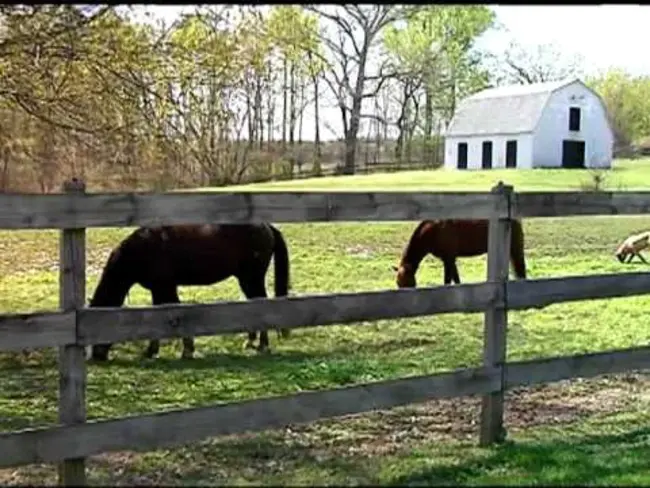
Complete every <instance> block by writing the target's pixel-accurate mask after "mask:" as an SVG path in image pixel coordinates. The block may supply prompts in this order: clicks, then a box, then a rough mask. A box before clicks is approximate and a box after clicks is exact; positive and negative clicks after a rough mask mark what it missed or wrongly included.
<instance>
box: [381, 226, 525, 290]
mask: <svg viewBox="0 0 650 488" xmlns="http://www.w3.org/2000/svg"><path fill="white" fill-rule="evenodd" d="M488 224H489V221H488V220H466V219H462V220H461V219H449V220H425V221H423V222H420V223H419V224H418V226H417V227H416V228H415V231H413V235H411V239H410V240H409V243H408V245H407V246H406V248H405V249H404V252H403V253H402V259H401V260H400V263H399V266H397V267H395V266H394V267H393V269H394V270H395V271H396V272H397V286H398V287H399V288H412V287H415V286H416V282H415V274H416V273H417V270H418V267H419V266H420V262H421V261H422V260H423V259H424V258H425V256H426V255H427V254H432V255H433V256H435V257H437V258H438V259H440V260H441V261H442V264H443V266H444V270H445V285H447V284H449V283H452V282H456V283H460V276H459V275H458V267H457V266H456V258H459V257H466V256H479V255H481V254H485V253H486V252H487V246H488ZM511 228H512V231H511V232H510V235H511V244H510V260H511V262H512V266H513V268H514V271H515V275H516V276H517V278H523V279H525V278H526V261H525V259H524V231H523V229H522V226H521V222H519V221H517V220H513V221H512V226H511Z"/></svg>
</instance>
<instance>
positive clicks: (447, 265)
mask: <svg viewBox="0 0 650 488" xmlns="http://www.w3.org/2000/svg"><path fill="white" fill-rule="evenodd" d="M442 266H443V268H444V271H445V285H448V284H450V283H451V280H452V275H453V271H452V266H453V262H452V261H450V260H449V259H443V260H442Z"/></svg>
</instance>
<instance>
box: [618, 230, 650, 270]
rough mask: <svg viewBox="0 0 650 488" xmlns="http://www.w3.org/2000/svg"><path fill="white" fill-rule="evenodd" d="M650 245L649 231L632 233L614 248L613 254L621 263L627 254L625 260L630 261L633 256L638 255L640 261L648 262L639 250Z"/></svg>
mask: <svg viewBox="0 0 650 488" xmlns="http://www.w3.org/2000/svg"><path fill="white" fill-rule="evenodd" d="M648 246H650V231H646V232H641V233H640V234H634V235H631V236H630V237H628V238H627V239H625V240H624V241H623V244H621V245H620V246H618V249H616V253H615V256H616V257H617V258H618V260H619V261H620V262H621V263H625V262H626V261H625V258H626V257H628V256H629V259H628V260H627V262H628V263H629V262H631V261H632V259H633V258H634V256H638V257H639V259H640V260H641V261H643V262H644V263H645V264H648V261H646V260H645V258H644V257H643V255H642V254H641V251H642V250H643V249H646V248H647V247H648Z"/></svg>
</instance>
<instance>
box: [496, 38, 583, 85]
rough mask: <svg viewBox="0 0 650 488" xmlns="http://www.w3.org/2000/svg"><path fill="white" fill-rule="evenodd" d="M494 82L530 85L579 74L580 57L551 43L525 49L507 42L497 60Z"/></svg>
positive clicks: (580, 71)
mask: <svg viewBox="0 0 650 488" xmlns="http://www.w3.org/2000/svg"><path fill="white" fill-rule="evenodd" d="M498 62H499V64H500V66H501V69H500V70H496V71H497V75H496V79H495V81H496V83H497V84H505V83H510V84H532V83H543V82H547V81H555V80H561V79H565V78H569V77H572V76H580V75H581V73H582V71H583V68H582V63H583V60H582V58H581V57H580V56H578V55H577V54H575V55H566V54H564V53H562V51H561V50H560V49H559V48H558V47H556V46H554V45H553V44H539V45H537V46H535V47H534V49H525V48H524V47H523V46H522V45H521V44H518V43H516V42H512V43H510V45H509V47H508V49H507V50H506V51H505V53H504V54H503V59H501V60H498Z"/></svg>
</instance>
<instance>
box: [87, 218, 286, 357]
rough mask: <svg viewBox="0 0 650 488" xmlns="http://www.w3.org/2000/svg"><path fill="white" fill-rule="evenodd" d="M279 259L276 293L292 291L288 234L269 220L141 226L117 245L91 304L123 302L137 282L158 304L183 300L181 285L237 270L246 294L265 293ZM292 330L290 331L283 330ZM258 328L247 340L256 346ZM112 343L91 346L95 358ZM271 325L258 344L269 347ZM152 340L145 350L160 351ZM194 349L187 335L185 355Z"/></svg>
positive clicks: (213, 279) (220, 277) (105, 352)
mask: <svg viewBox="0 0 650 488" xmlns="http://www.w3.org/2000/svg"><path fill="white" fill-rule="evenodd" d="M272 257H274V261H275V266H274V267H275V295H276V296H286V295H287V294H288V293H289V253H288V250H287V245H286V243H285V240H284V237H283V236H282V234H281V233H280V231H279V230H278V229H276V228H275V227H273V226H272V225H270V224H228V225H174V226H166V227H155V228H140V229H138V230H136V231H135V232H133V233H132V234H131V235H130V236H128V237H127V238H126V239H124V241H122V242H121V243H120V245H119V246H118V247H117V248H116V249H115V250H113V252H112V253H111V255H110V257H109V258H108V262H107V263H106V266H105V267H104V271H103V272H102V276H101V278H100V280H99V284H98V285H97V289H96V290H95V294H94V296H93V298H92V300H91V301H90V306H91V307H119V306H121V305H122V304H123V302H124V299H125V298H126V295H127V293H128V292H129V290H130V289H131V287H132V286H133V285H134V284H136V283H138V284H140V285H141V286H142V287H144V288H146V289H148V290H149V291H150V292H151V297H152V301H153V304H154V305H160V304H163V303H178V302H179V301H180V300H179V298H178V286H180V285H211V284H213V283H217V282H219V281H223V280H225V279H226V278H228V277H230V276H234V277H236V278H237V280H238V281H239V286H240V288H241V289H242V291H243V292H244V294H245V295H246V297H247V298H249V299H250V298H261V297H266V296H267V295H266V286H265V284H264V278H265V276H266V272H267V270H268V268H269V264H270V262H271V258H272ZM281 332H282V335H284V336H286V335H288V331H281ZM255 339H256V333H255V332H249V334H248V341H247V342H246V344H245V346H246V347H248V348H254V347H255V346H254V341H255ZM111 346H112V344H98V345H95V346H93V348H92V357H93V359H95V360H99V361H105V360H107V359H108V352H109V350H110V348H111ZM268 347H269V339H268V334H267V332H266V331H262V332H261V333H260V342H259V346H258V347H257V349H258V350H259V351H263V350H266V349H268ZM159 349H160V342H159V341H158V340H152V341H150V342H149V347H148V348H147V350H146V352H145V356H146V357H148V358H151V357H153V356H155V355H157V354H158V351H159ZM193 354H194V339H193V338H191V337H185V338H183V358H191V357H192V356H193Z"/></svg>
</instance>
